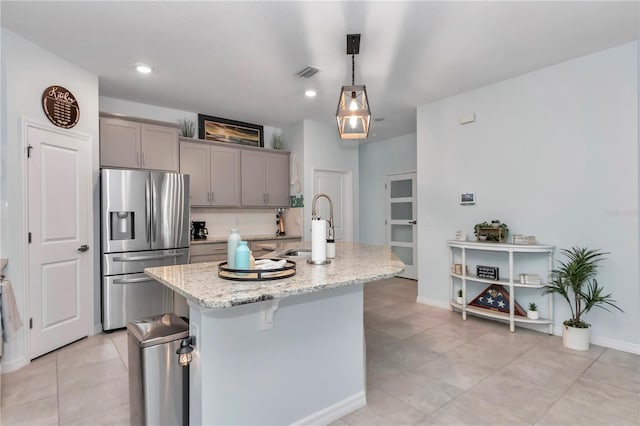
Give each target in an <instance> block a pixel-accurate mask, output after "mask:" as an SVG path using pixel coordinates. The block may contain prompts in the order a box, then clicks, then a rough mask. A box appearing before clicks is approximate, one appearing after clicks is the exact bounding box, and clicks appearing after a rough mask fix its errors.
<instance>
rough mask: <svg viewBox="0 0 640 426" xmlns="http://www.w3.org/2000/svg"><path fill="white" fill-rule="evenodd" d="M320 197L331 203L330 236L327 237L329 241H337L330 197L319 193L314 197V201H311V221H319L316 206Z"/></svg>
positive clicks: (331, 204)
mask: <svg viewBox="0 0 640 426" xmlns="http://www.w3.org/2000/svg"><path fill="white" fill-rule="evenodd" d="M320 197H324V198H326V199H327V201H329V234H328V235H327V239H328V240H333V239H335V237H334V235H333V233H334V229H333V202H331V198H329V196H328V195H327V194H325V193H322V192H319V193H317V194H316V195H315V196H314V197H313V201H311V220H317V219H318V213H317V210H316V204H317V202H318V198H320Z"/></svg>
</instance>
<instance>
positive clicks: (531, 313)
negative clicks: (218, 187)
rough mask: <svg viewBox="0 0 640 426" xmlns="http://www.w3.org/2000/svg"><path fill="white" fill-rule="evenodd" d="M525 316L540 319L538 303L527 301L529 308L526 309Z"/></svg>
mask: <svg viewBox="0 0 640 426" xmlns="http://www.w3.org/2000/svg"><path fill="white" fill-rule="evenodd" d="M527 318H529V319H532V320H537V319H540V312H538V305H536V304H535V303H533V302H531V303H529V310H528V311H527Z"/></svg>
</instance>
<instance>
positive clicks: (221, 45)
mask: <svg viewBox="0 0 640 426" xmlns="http://www.w3.org/2000/svg"><path fill="white" fill-rule="evenodd" d="M0 7H1V10H0V11H1V21H2V26H3V27H6V28H7V29H9V30H11V31H13V32H15V33H17V34H20V35H22V36H23V37H25V38H27V39H29V40H31V41H33V42H34V43H36V44H38V45H40V46H42V47H44V48H46V49H48V50H50V51H52V52H54V53H55V54H57V55H59V56H61V57H63V58H66V59H67V60H68V61H70V62H72V63H74V64H77V65H79V66H81V67H83V68H85V69H87V70H89V71H91V72H92V73H95V74H97V75H98V76H99V81H100V95H101V96H109V97H115V98H121V99H127V100H131V101H137V102H142V103H147V104H152V105H159V106H164V107H169V108H174V109H180V110H186V111H192V112H199V113H203V114H208V115H214V116H219V117H225V118H229V119H235V120H241V121H248V122H253V123H259V124H265V125H270V126H275V127H286V126H287V125H289V124H291V123H294V122H296V121H299V120H301V119H304V118H310V119H315V120H318V121H322V122H326V123H335V117H334V114H335V109H336V105H337V101H338V94H339V91H340V86H342V85H343V84H348V83H350V80H351V60H350V57H349V56H347V55H346V50H345V49H346V34H348V33H362V42H361V46H360V55H358V56H356V84H365V85H366V86H367V91H368V94H369V98H370V103H371V110H372V112H373V116H374V118H379V117H384V119H385V120H384V121H382V122H375V123H373V124H372V128H371V129H372V130H371V132H372V134H375V135H376V136H375V137H373V138H371V139H373V140H376V139H383V138H388V137H392V136H397V135H402V134H406V133H411V132H414V131H415V128H416V106H417V105H422V104H425V103H427V102H430V101H433V100H436V99H441V98H444V97H447V96H451V95H454V94H457V93H461V92H464V91H468V90H470V89H474V88H477V87H481V86H485V85H487V84H491V83H493V82H497V81H500V80H504V79H507V78H509V77H513V76H516V75H519V74H523V73H526V72H529V71H532V70H536V69H539V68H542V67H545V66H548V65H552V64H555V63H558V62H562V61H564V60H567V59H571V58H574V57H578V56H581V55H585V54H588V53H591V52H596V51H598V50H602V49H605V48H608V47H612V46H617V45H621V44H624V43H626V42H629V41H632V40H637V39H638V38H639V27H640V25H639V13H640V12H639V2H638V1H629V2H591V1H571V2H557V1H556V2H522V1H518V2H483V1H474V2H427V1H423V2H404V1H393V2H355V1H343V2H306V1H304V2H295V1H290V2H271V1H267V2H239V1H222V2H203V1H200V2H188V1H176V2H159V1H158V2H155V1H147V2H128V1H127V2H116V1H106V2H94V1H90V2H74V1H68V2H61V1H45V2H26V1H6V0H5V1H2V2H1V3H0ZM139 62H143V63H147V64H149V65H151V66H152V67H153V70H154V71H153V73H152V74H150V75H147V76H142V75H139V74H138V73H137V72H136V71H135V69H134V66H135V64H137V63H139ZM309 64H310V65H315V66H317V67H320V68H321V69H322V71H320V72H319V73H318V74H316V75H315V76H313V77H311V78H310V79H307V80H303V79H301V78H299V77H296V76H295V73H296V72H297V71H298V70H299V69H301V68H302V67H304V66H305V65H309ZM306 88H315V89H316V90H317V91H318V96H317V97H316V98H315V99H307V98H305V97H304V90H305V89H306Z"/></svg>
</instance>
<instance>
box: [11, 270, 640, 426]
mask: <svg viewBox="0 0 640 426" xmlns="http://www.w3.org/2000/svg"><path fill="white" fill-rule="evenodd" d="M415 299H416V283H415V282H414V281H410V280H403V279H391V280H384V281H379V282H376V283H370V284H367V285H366V287H365V305H364V308H365V332H366V342H367V402H368V405H367V406H366V407H363V408H361V409H360V410H357V411H355V412H353V413H351V414H349V415H347V416H345V417H343V418H342V419H340V420H338V421H336V422H334V423H333V424H334V425H345V424H348V425H430V424H431V425H465V424H469V425H521V424H522V425H525V424H526V425H533V424H535V425H581V426H585V425H616V426H617V425H640V356H637V355H632V354H628V353H624V352H620V351H616V350H612V349H605V348H602V347H598V346H592V348H591V350H589V351H587V352H575V351H569V350H566V349H564V348H563V347H562V343H561V340H560V338H559V337H555V336H548V335H546V334H543V333H538V332H534V331H529V330H526V329H522V328H518V329H517V330H516V333H513V334H512V333H509V330H508V327H507V326H506V325H504V324H502V323H498V322H495V321H490V320H484V319H480V318H475V317H469V319H468V320H467V321H462V320H461V318H460V314H458V313H453V312H449V311H447V310H443V309H438V308H433V307H429V306H424V305H419V304H416V303H415ZM126 344H127V342H126V334H125V333H124V332H116V333H112V334H108V335H107V334H103V335H99V336H94V337H91V338H88V339H84V340H82V341H80V342H77V343H74V344H73V345H70V346H68V347H65V348H63V349H60V350H58V351H56V352H53V353H51V354H48V355H46V356H44V357H42V358H39V359H37V360H35V361H34V362H32V363H31V364H30V365H29V366H27V367H25V368H23V369H21V370H19V371H16V372H13V373H8V374H5V375H4V376H3V378H2V412H1V415H2V417H1V419H0V424H2V425H18V424H20V425H23V424H24V425H102V424H104V425H107V424H108V425H126V424H128V422H129V418H128V417H129V402H128V381H127V380H128V379H127V358H126V349H127V348H126Z"/></svg>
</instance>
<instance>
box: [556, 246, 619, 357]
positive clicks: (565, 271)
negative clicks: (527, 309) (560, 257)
mask: <svg viewBox="0 0 640 426" xmlns="http://www.w3.org/2000/svg"><path fill="white" fill-rule="evenodd" d="M561 252H562V254H564V255H565V256H566V257H567V259H568V260H567V261H566V262H560V267H559V268H557V269H554V270H553V271H552V279H551V282H549V283H548V284H547V285H546V286H545V287H546V288H545V290H544V294H549V293H555V294H559V295H560V296H562V298H563V299H565V300H566V301H567V303H568V304H569V309H570V310H571V318H570V319H568V320H566V321H564V323H563V326H564V327H563V334H562V343H563V344H564V346H565V347H567V348H570V349H576V350H582V351H586V350H588V349H589V327H590V324H589V323H587V322H585V321H584V320H583V319H582V317H583V315H584V314H586V313H588V312H589V311H590V310H591V308H594V307H598V308H601V309H604V310H606V311H609V312H610V309H609V308H614V309H617V310H619V311H620V312H623V311H622V309H620V308H619V307H618V306H617V305H616V304H615V303H616V301H615V300H614V299H613V298H612V297H611V294H610V293H609V294H604V288H603V287H602V286H600V285H599V284H598V281H597V280H596V278H595V277H596V275H597V272H598V267H599V266H600V262H601V261H602V260H604V259H605V255H607V254H609V253H605V252H602V251H600V250H597V249H596V250H591V249H588V248H586V247H585V248H581V247H572V248H571V249H562V250H561Z"/></svg>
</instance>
